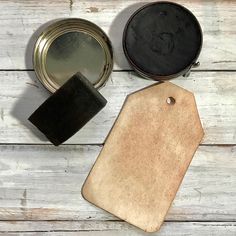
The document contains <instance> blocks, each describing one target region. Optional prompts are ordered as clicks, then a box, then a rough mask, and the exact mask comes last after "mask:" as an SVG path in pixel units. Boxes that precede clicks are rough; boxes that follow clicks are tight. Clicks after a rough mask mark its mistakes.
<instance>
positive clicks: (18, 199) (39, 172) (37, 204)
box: [0, 145, 236, 221]
mask: <svg viewBox="0 0 236 236" xmlns="http://www.w3.org/2000/svg"><path fill="white" fill-rule="evenodd" d="M100 150H101V147H99V146H95V145H94V146H74V145H64V146H61V147H58V148H56V147H53V146H50V145H43V146H41V145H36V146H34V145H32V146H31V145H30V146H29V145H26V146H24V145H17V146H11V145H6V146H0V153H1V155H0V199H1V201H0V220H95V221H97V220H117V218H115V217H113V216H112V215H110V214H108V213H106V212H104V211H102V210H101V209H99V208H96V207H94V206H92V205H91V204H89V203H88V202H87V201H85V200H84V199H83V198H82V196H81V187H82V184H83V183H84V181H85V178H86V176H87V175H88V173H89V171H90V169H91V167H92V165H93V164H94V161H95V159H96V157H97V156H98V154H99V151H100ZM235 168H236V146H231V147H230V146H227V147H215V146H201V147H200V148H199V149H198V151H197V153H196V155H195V156H194V158H193V161H192V163H191V165H190V168H189V170H188V171H187V174H186V176H185V178H184V181H183V183H182V185H181V187H180V190H179V192H178V193H177V196H176V198H175V200H174V203H173V205H172V207H171V209H170V212H169V213H168V215H167V218H166V220H171V221H173V220H174V221H186V220H187V221H235V219H236V175H235Z"/></svg>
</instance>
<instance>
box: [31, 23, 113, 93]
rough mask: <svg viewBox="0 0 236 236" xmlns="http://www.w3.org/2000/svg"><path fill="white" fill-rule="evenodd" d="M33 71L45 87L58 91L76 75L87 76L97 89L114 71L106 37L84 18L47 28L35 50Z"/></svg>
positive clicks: (109, 46)
mask: <svg viewBox="0 0 236 236" xmlns="http://www.w3.org/2000/svg"><path fill="white" fill-rule="evenodd" d="M33 61H34V69H35V72H36V75H37V77H38V78H39V80H40V81H41V82H42V84H43V85H44V86H45V87H46V88H47V89H48V90H49V91H51V92H55V91H56V90H57V89H58V88H59V87H60V86H61V85H63V84H64V83H65V82H66V81H67V80H68V79H69V78H70V77H72V76H73V75H74V74H75V73H77V72H80V73H82V74H83V75H84V76H85V77H87V79H88V80H90V82H92V84H93V85H94V87H95V88H100V87H101V86H103V85H104V84H105V82H106V81H107V79H108V77H109V75H110V73H111V71H112V68H113V52H112V46H111V42H110V40H109V38H108V37H107V35H106V34H105V33H104V32H103V31H102V30H101V29H100V28H99V27H98V26H97V25H95V24H93V23H91V22H89V21H87V20H83V19H75V18H70V19H64V20H60V21H57V22H55V23H53V24H51V25H50V26H49V27H47V28H46V29H45V30H44V31H43V32H42V34H41V35H40V36H39V38H38V40H37V42H36V44H35V49H34V57H33Z"/></svg>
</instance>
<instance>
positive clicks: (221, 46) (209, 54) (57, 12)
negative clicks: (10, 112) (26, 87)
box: [0, 0, 236, 70]
mask: <svg viewBox="0 0 236 236" xmlns="http://www.w3.org/2000/svg"><path fill="white" fill-rule="evenodd" d="M152 1H155V0H152ZM149 2H151V1H149ZM177 2H178V3H180V4H183V5H184V6H186V7H188V8H189V9H190V10H191V11H192V12H193V13H194V14H195V15H196V17H197V18H198V19H199V21H200V23H201V25H202V28H203V33H204V45H203V50H202V54H201V57H200V62H201V67H200V68H199V69H201V70H213V69H214V70H216V69H221V70H222V69H225V70H226V69H227V70H235V69H236V60H235V56H236V50H235V41H236V24H235V21H236V14H235V11H236V2H235V1H223V0H207V1H200V0H198V1H190V0H178V1H177ZM143 4H144V3H143V2H142V1H136V0H126V1H123V0H117V1H107V0H102V1H92V0H87V1H80V0H73V1H71V0H52V1H50V3H49V2H48V1H47V0H42V1H37V0H27V1H26V0H24V1H17V0H11V1H7V0H2V1H1V2H0V11H1V16H0V28H1V32H0V48H1V51H0V69H32V62H31V54H32V50H33V45H34V42H35V40H36V38H37V36H38V35H39V32H40V31H41V30H42V27H41V26H42V24H44V23H46V22H48V21H50V20H53V19H57V18H66V17H80V18H85V19H87V20H90V21H93V22H94V23H96V24H98V25H99V26H100V27H101V28H102V29H103V30H104V31H105V32H107V33H108V35H109V36H110V38H111V40H112V43H113V46H114V50H115V61H116V63H115V69H129V68H130V67H129V65H128V63H127V61H126V59H125V57H124V54H123V50H122V46H121V42H122V33H123V28H124V25H125V23H126V22H127V20H128V18H129V17H130V15H131V14H132V13H133V12H134V11H135V10H136V9H138V8H139V7H140V6H142V5H143ZM39 27H41V29H40V30H38V28H39Z"/></svg>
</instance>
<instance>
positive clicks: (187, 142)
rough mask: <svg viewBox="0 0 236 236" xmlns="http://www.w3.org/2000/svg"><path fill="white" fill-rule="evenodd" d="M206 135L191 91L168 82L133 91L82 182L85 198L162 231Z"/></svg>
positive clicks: (133, 221)
mask: <svg viewBox="0 0 236 236" xmlns="http://www.w3.org/2000/svg"><path fill="white" fill-rule="evenodd" d="M169 97H172V100H173V99H174V100H175V103H174V102H172V104H168V103H167V101H169V100H167V99H168V98H169ZM202 137H203V129H202V126H201V122H200V119H199V116H198V112H197V107H196V103H195V100H194V96H193V94H192V93H190V92H188V91H186V90H184V89H182V88H180V87H178V86H176V85H174V84H171V83H169V82H168V83H162V84H160V85H154V86H151V87H148V88H146V89H143V90H141V91H139V92H137V93H134V94H131V95H130V96H128V98H127V100H126V102H125V104H124V107H123V109H122V111H121V113H120V115H119V117H118V119H117V121H116V123H115V125H114V127H113V128H112V131H111V132H110V134H109V136H108V138H107V140H106V142H105V145H104V147H103V149H102V151H101V153H100V155H99V157H98V158H97V161H96V163H95V165H94V167H93V168H92V170H91V172H90V174H89V176H88V178H87V180H86V182H85V184H84V186H83V189H82V193H83V196H84V198H85V199H87V200H88V201H89V202H91V203H93V204H95V205H96V206H98V207H101V208H102V209H104V210H106V211H108V212H110V213H112V214H114V215H115V216H117V217H119V218H121V219H123V220H125V221H127V222H129V223H131V224H133V225H135V226H137V227H139V228H141V229H143V230H145V231H148V232H153V231H156V230H158V229H159V228H160V226H161V224H162V223H163V221H164V218H165V215H166V214H167V211H168V209H169V207H170V205H171V203H172V201H173V199H174V197H175V195H176V192H177V190H178V188H179V186H180V183H181V181H182V179H183V177H184V175H185V173H186V171H187V168H188V166H189V164H190V162H191V160H192V157H193V155H194V153H195V151H196V149H197V147H198V145H199V143H200V141H201V139H202Z"/></svg>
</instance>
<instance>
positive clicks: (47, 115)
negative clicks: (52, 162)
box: [29, 73, 107, 146]
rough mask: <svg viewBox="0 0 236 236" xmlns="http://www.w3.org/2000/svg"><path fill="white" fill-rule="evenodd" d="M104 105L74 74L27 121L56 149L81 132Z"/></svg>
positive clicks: (92, 90)
mask: <svg viewBox="0 0 236 236" xmlns="http://www.w3.org/2000/svg"><path fill="white" fill-rule="evenodd" d="M106 103H107V101H106V99H105V98H104V97H103V96H102V95H101V94H100V93H99V92H98V91H97V90H96V89H95V88H94V87H93V85H92V84H91V83H90V82H89V81H88V80H87V79H86V78H85V77H84V76H83V75H82V74H81V73H77V74H75V75H74V76H72V78H71V79H69V80H68V81H67V82H66V83H65V84H64V85H63V86H61V87H60V88H59V89H58V90H57V91H56V92H55V93H54V94H53V95H52V96H51V97H49V98H48V99H47V100H46V101H45V102H44V103H43V104H42V105H41V106H40V107H39V108H38V109H37V110H36V111H35V112H34V113H33V114H32V115H31V116H30V117H29V121H30V122H31V123H33V124H34V125H35V126H36V127H37V128H38V129H39V130H40V131H41V132H42V133H44V135H45V136H46V137H47V138H48V139H49V140H50V141H51V142H52V143H53V144H54V145H55V146H58V145H60V144H61V143H63V142H65V141H66V140H67V139H69V138H70V137H71V136H72V135H74V134H75V133H76V132H77V131H78V130H79V129H81V128H82V127H83V126H84V125H85V124H86V123H87V122H88V121H89V120H90V119H91V118H93V117H94V116H95V115H96V114H97V113H98V112H99V111H100V110H101V109H102V108H103V107H104V106H105V105H106Z"/></svg>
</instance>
